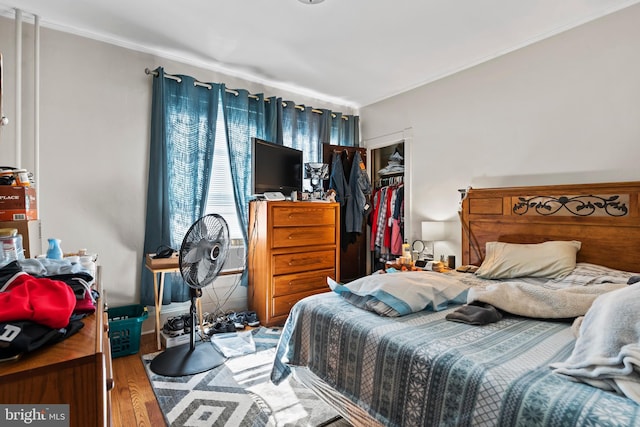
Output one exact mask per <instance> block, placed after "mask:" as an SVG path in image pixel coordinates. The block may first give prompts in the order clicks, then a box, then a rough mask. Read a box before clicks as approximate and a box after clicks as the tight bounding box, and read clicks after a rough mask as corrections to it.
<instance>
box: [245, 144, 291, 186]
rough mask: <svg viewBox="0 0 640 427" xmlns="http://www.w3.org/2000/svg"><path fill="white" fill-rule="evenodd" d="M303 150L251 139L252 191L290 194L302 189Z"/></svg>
mask: <svg viewBox="0 0 640 427" xmlns="http://www.w3.org/2000/svg"><path fill="white" fill-rule="evenodd" d="M302 166H303V165H302V151H301V150H296V149H295V148H291V147H285V146H284V145H278V144H273V143H271V142H267V141H264V140H262V139H259V138H252V139H251V192H252V193H253V194H254V195H258V194H264V193H266V192H270V191H279V192H281V193H282V194H284V195H285V196H289V195H290V194H291V192H292V191H302Z"/></svg>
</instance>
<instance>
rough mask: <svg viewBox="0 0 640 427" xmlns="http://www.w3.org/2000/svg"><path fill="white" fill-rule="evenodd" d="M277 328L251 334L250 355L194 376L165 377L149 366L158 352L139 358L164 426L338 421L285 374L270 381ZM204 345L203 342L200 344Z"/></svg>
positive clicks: (253, 425)
mask: <svg viewBox="0 0 640 427" xmlns="http://www.w3.org/2000/svg"><path fill="white" fill-rule="evenodd" d="M280 332H281V328H265V327H260V328H256V329H254V330H252V333H253V339H254V342H255V344H256V352H255V353H250V354H245V355H242V356H237V357H231V358H228V359H227V360H226V361H225V363H224V364H223V365H221V366H218V367H216V368H213V369H211V370H209V371H206V372H202V373H200V374H195V375H187V376H182V377H165V376H162V375H158V374H155V373H154V372H152V371H151V370H150V368H149V365H150V363H151V360H153V358H154V356H156V355H157V354H159V352H158V353H153V354H148V355H144V356H142V360H143V362H144V365H145V369H146V372H147V375H148V377H149V380H150V381H151V385H152V387H153V391H154V393H155V395H156V398H157V399H158V403H159V405H160V409H161V410H162V413H163V414H164V417H165V420H166V422H167V425H169V426H171V427H178V426H220V427H222V426H224V427H231V426H237V427H263V426H269V427H281V426H287V427H289V426H291V427H297V426H324V425H327V424H330V423H331V422H333V421H336V420H338V419H340V417H339V415H338V413H337V412H336V411H335V410H334V409H332V408H331V407H330V406H328V405H327V404H326V403H324V402H323V401H322V400H320V399H318V398H317V396H316V395H315V394H314V393H313V392H312V391H311V390H309V389H308V388H306V387H304V386H303V385H301V384H299V383H298V382H297V381H296V380H295V379H294V378H292V376H291V375H289V377H288V378H287V380H286V381H283V382H282V383H280V384H279V385H278V386H276V385H274V384H273V383H272V382H271V380H270V378H269V377H270V374H271V367H272V365H273V360H274V357H275V347H276V345H277V343H278V339H279V338H280ZM201 345H204V344H201Z"/></svg>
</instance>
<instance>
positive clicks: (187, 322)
mask: <svg viewBox="0 0 640 427" xmlns="http://www.w3.org/2000/svg"><path fill="white" fill-rule="evenodd" d="M182 322H183V323H184V333H185V334H190V333H191V327H192V323H193V318H192V317H191V314H183V315H182Z"/></svg>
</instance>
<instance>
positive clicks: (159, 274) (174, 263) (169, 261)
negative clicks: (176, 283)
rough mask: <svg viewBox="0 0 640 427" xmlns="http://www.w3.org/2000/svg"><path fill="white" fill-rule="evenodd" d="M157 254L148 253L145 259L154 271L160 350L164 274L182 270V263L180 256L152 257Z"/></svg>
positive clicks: (159, 347) (157, 331) (157, 338)
mask: <svg viewBox="0 0 640 427" xmlns="http://www.w3.org/2000/svg"><path fill="white" fill-rule="evenodd" d="M153 255H155V254H147V256H146V260H145V266H146V267H147V268H148V269H149V270H150V271H151V273H153V294H154V302H155V314H156V342H157V344H158V350H160V349H161V348H162V344H161V343H160V331H161V330H162V328H161V325H160V312H161V311H162V294H163V293H164V275H165V274H166V273H177V272H179V271H180V265H179V263H178V256H177V254H174V256H172V257H170V258H155V259H154V258H152V256H153Z"/></svg>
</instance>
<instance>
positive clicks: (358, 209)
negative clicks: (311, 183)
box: [345, 151, 371, 234]
mask: <svg viewBox="0 0 640 427" xmlns="http://www.w3.org/2000/svg"><path fill="white" fill-rule="evenodd" d="M349 189H350V190H351V199H350V200H348V201H347V212H346V214H347V217H346V218H345V224H346V231H347V233H357V234H360V233H361V232H362V223H363V222H364V217H365V216H366V215H369V212H371V204H370V202H369V197H370V196H371V182H370V180H369V174H367V168H366V166H365V164H364V161H362V156H360V152H359V151H356V152H355V155H354V156H353V161H352V162H351V171H350V173H349Z"/></svg>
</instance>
